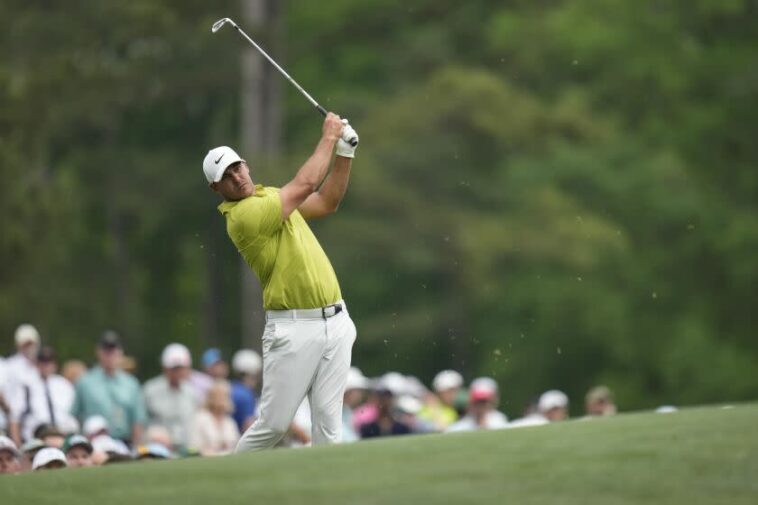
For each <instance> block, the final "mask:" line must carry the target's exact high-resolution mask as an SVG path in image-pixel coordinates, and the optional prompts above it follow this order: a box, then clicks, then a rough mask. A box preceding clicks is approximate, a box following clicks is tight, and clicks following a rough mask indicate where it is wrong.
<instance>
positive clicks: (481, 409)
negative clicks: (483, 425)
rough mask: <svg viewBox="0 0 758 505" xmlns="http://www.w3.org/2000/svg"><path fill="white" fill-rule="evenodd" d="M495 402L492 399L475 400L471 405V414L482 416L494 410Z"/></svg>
mask: <svg viewBox="0 0 758 505" xmlns="http://www.w3.org/2000/svg"><path fill="white" fill-rule="evenodd" d="M492 408H493V404H492V401H490V400H474V401H472V402H471V405H470V407H469V409H470V411H471V415H473V416H474V417H481V416H484V415H485V414H487V412H489V411H490V410H492Z"/></svg>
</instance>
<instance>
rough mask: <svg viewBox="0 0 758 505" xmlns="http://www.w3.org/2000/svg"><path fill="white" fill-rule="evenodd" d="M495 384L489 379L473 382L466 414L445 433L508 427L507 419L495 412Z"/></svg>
mask: <svg viewBox="0 0 758 505" xmlns="http://www.w3.org/2000/svg"><path fill="white" fill-rule="evenodd" d="M498 401H499V398H498V387H497V383H496V382H495V381H494V380H493V379H491V378H489V377H481V378H479V379H476V380H474V381H473V382H472V383H471V387H470V388H469V406H468V412H467V413H466V415H465V416H463V417H462V418H461V419H460V420H459V421H456V422H455V423H453V424H451V425H450V426H449V427H448V429H447V431H448V432H457V431H472V430H496V429H501V428H505V427H506V426H508V418H507V417H506V416H505V414H503V413H502V412H500V411H498V410H497V404H498Z"/></svg>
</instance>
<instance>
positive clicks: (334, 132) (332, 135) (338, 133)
mask: <svg viewBox="0 0 758 505" xmlns="http://www.w3.org/2000/svg"><path fill="white" fill-rule="evenodd" d="M344 126H345V125H344V123H343V122H342V120H341V119H340V117H339V116H338V115H337V114H333V113H331V112H329V113H328V114H327V115H326V118H325V119H324V126H323V127H322V129H321V136H322V137H323V138H325V139H328V140H334V141H336V140H338V139H340V138H341V137H342V130H343V128H344Z"/></svg>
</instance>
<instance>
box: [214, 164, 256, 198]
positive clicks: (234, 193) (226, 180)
mask: <svg viewBox="0 0 758 505" xmlns="http://www.w3.org/2000/svg"><path fill="white" fill-rule="evenodd" d="M211 189H212V190H213V191H215V192H216V193H218V194H219V195H221V196H222V197H223V198H224V200H226V201H229V202H236V201H238V200H242V199H243V198H247V197H248V196H251V195H252V194H253V193H255V186H254V185H253V180H252V179H251V178H250V169H249V168H248V166H247V163H245V162H244V161H239V162H237V163H233V164H231V165H229V167H228V168H227V169H226V170H225V171H224V176H223V177H221V180H220V181H218V182H214V183H213V184H211Z"/></svg>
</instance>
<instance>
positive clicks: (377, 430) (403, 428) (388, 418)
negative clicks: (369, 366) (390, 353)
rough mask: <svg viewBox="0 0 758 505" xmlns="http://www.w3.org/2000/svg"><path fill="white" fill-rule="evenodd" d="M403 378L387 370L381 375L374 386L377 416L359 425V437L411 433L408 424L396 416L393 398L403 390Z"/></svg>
mask: <svg viewBox="0 0 758 505" xmlns="http://www.w3.org/2000/svg"><path fill="white" fill-rule="evenodd" d="M404 388H405V378H404V377H403V376H402V375H400V374H398V373H396V372H389V373H387V374H385V375H383V376H382V378H381V379H379V381H378V382H377V384H376V386H375V388H374V389H375V392H376V402H377V403H376V407H377V417H376V419H375V420H374V421H372V422H369V423H366V424H363V425H362V426H361V427H360V434H361V438H374V437H385V436H390V435H407V434H409V433H411V429H410V427H409V426H408V425H406V424H404V423H402V422H400V421H399V420H398V419H397V418H396V409H395V398H396V396H399V395H402V394H403V393H404V392H405V391H404Z"/></svg>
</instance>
